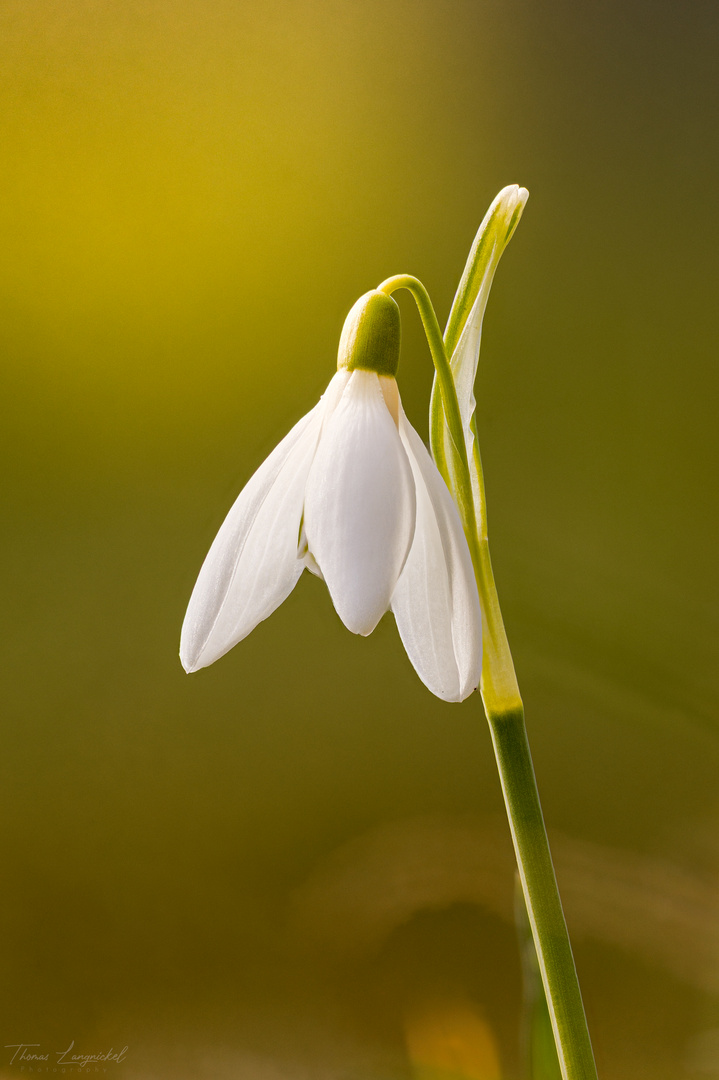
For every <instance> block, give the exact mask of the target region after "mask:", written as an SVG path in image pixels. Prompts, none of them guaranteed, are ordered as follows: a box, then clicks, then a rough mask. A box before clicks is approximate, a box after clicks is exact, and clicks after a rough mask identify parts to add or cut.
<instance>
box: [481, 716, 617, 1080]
mask: <svg viewBox="0 0 719 1080" xmlns="http://www.w3.org/2000/svg"><path fill="white" fill-rule="evenodd" d="M487 719H488V720H489V728H490V731H491V733H492V742H493V744H494V753H495V757H496V759H497V767H498V769H499V776H500V780H501V783H502V791H503V793H504V801H505V805H506V807H507V816H508V818H509V825H510V829H511V831H512V841H513V843H514V850H515V853H516V856H517V866H518V868H519V876H520V879H521V882H522V891H523V893H524V899H525V902H526V905H527V913H528V915H529V922H530V925H531V928H532V937H533V938H534V944H535V948H536V950H537V959H538V960H539V967H540V971H541V973H542V983H543V984H544V991H545V994H546V997H547V1006H548V1008H549V1015H550V1019H551V1021H552V1030H553V1032H554V1040H555V1044H556V1047H557V1054H558V1057H559V1063H560V1067H561V1070H562V1077H563V1078H564V1080H597V1070H596V1066H595V1064H594V1055H593V1053H592V1044H591V1042H590V1039H589V1030H588V1028H587V1020H586V1017H585V1014H584V1006H583V1004H582V995H581V991H580V989H579V981H578V979H577V972H576V969H575V966H574V958H573V956H572V947H571V945H570V943H569V934H568V933H567V926H566V923H565V921H564V913H563V912H562V904H561V901H560V899H559V890H558V889H557V882H556V879H555V876H554V867H553V865H552V856H551V853H550V850H549V843H548V840H547V832H546V829H545V826H544V818H543V817H542V808H541V805H540V802H539V793H538V791H537V782H536V780H535V776H534V768H533V766H532V755H531V753H530V749H529V742H528V740H527V731H526V728H525V725H524V710H523V709H522V708H521V707H520V708H519V709H514V710H512V711H510V712H505V713H501V714H494V715H489V714H488V716H487Z"/></svg>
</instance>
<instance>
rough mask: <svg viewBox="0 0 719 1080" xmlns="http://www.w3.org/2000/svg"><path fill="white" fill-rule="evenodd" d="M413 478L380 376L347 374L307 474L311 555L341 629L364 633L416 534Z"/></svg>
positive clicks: (385, 601) (386, 600)
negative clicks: (343, 626) (340, 621)
mask: <svg viewBox="0 0 719 1080" xmlns="http://www.w3.org/2000/svg"><path fill="white" fill-rule="evenodd" d="M414 520H415V497H414V481H413V479H412V471H411V469H410V465H409V461H408V460H407V454H406V452H405V450H404V449H403V446H402V443H401V442H400V438H399V434H398V432H397V427H396V426H395V422H394V420H393V419H392V416H391V415H390V412H389V410H388V408H387V405H386V404H385V400H384V397H383V395H382V390H381V388H380V382H379V378H378V376H377V375H376V374H375V373H374V372H371V371H362V370H356V371H353V372H352V375H351V377H350V380H349V382H348V383H347V387H346V389H345V391H344V394H343V395H342V398H341V400H340V402H339V404H338V406H337V408H336V409H335V411H334V412H333V414H332V416H331V418H330V419H329V420H328V422H327V424H326V425H325V427H324V429H323V431H322V438H321V439H320V444H319V446H318V448H317V453H316V455H315V459H314V462H313V464H312V469H311V471H310V475H309V477H308V479H307V493H306V497H305V517H304V526H305V530H306V534H307V542H308V545H309V551H310V554H311V555H312V556H313V558H314V559H315V560H316V562H317V565H318V566H319V568H320V570H321V572H322V576H323V577H324V579H325V581H326V582H327V587H328V588H329V591H330V595H331V596H332V601H333V603H334V605H335V608H336V609H337V613H338V615H339V617H340V618H341V619H342V622H343V623H344V624H345V626H346V627H347V628H348V629H349V630H352V631H353V633H355V634H364V635H367V634H370V633H371V632H372V631H373V630H374V628H375V626H376V625H377V623H378V622H379V620H380V618H381V617H382V615H383V614H384V612H385V611H387V609H388V608H389V604H390V599H391V597H392V593H393V592H394V588H395V585H396V583H397V579H398V577H399V575H400V573H401V571H402V567H403V566H404V563H405V559H406V558H407V554H408V552H409V548H410V545H411V543H412V536H413V533H414Z"/></svg>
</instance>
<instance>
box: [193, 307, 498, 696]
mask: <svg viewBox="0 0 719 1080" xmlns="http://www.w3.org/2000/svg"><path fill="white" fill-rule="evenodd" d="M399 344H400V318H399V309H398V307H397V305H396V303H395V302H394V300H392V298H391V297H390V296H387V295H386V294H385V293H383V292H379V291H373V292H370V293H367V294H366V295H365V296H363V297H361V298H360V300H358V301H357V303H356V304H355V306H354V307H353V308H352V310H351V312H350V314H349V315H348V317H347V320H346V322H345V326H344V329H343V331H342V337H341V340H340V348H339V357H338V361H337V368H338V370H337V373H336V375H335V376H334V377H333V378H332V379H331V381H330V384H329V386H328V387H327V390H326V391H325V393H324V394H323V396H322V398H321V399H320V401H319V403H318V404H317V405H316V406H315V408H314V409H312V411H311V412H309V413H308V414H307V415H306V416H304V417H303V418H302V419H301V420H300V421H299V423H297V424H296V425H295V426H294V427H293V428H292V430H291V431H290V433H289V434H288V435H287V436H286V437H285V438H284V439H283V440H282V442H280V444H279V445H278V446H277V447H276V448H275V449H274V451H273V452H272V453H271V454H270V456H269V457H268V458H267V460H266V461H265V462H264V463H263V464H262V465H261V466H260V468H259V469H258V470H257V472H256V473H255V474H254V476H253V477H252V478H251V479H250V480H249V482H248V483H247V485H246V487H245V488H244V489H243V491H242V492H241V493H240V495H239V497H238V499H237V501H236V502H235V504H234V506H233V507H232V509H231V510H230V512H229V514H228V515H227V518H226V519H225V522H224V524H223V525H222V527H221V528H220V531H219V533H218V534H217V537H216V538H215V541H214V543H213V544H212V547H211V548H210V551H209V553H208V555H207V558H206V559H205V562H204V565H203V567H202V569H201V571H200V576H199V578H198V579H197V584H196V585H195V589H194V591H193V593H192V598H191V600H190V604H189V607H188V609H187V615H186V616H185V622H184V625H183V628H182V640H181V645H180V657H181V660H182V664H183V666H184V668H185V670H186V671H188V672H189V671H197V670H198V669H199V668H203V667H206V666H207V665H208V664H212V663H213V662H214V661H215V660H217V659H218V658H219V657H220V656H222V655H223V654H224V653H226V652H227V651H228V650H229V649H231V648H232V647H233V645H236V644H237V642H238V641H241V640H242V639H243V638H244V637H246V636H247V635H248V634H249V633H250V632H251V631H252V630H253V629H254V628H255V626H257V624H258V623H259V622H261V621H262V620H263V619H266V618H267V616H268V615H270V614H271V613H272V612H273V611H274V610H275V608H276V607H278V606H279V605H280V604H281V603H282V601H283V600H284V599H285V598H286V597H287V596H288V595H289V594H290V592H291V591H292V589H293V588H294V587H295V585H296V583H297V581H298V579H299V577H300V575H301V574H302V571H303V569H304V568H305V567H307V568H308V569H309V570H311V571H312V572H313V573H314V574H317V575H318V576H319V577H321V578H323V580H324V581H325V582H326V584H327V587H328V589H329V591H330V595H331V597H332V602H333V603H334V606H335V609H336V611H337V613H338V615H339V617H340V618H341V620H342V622H343V623H344V624H345V626H346V627H347V628H348V629H349V630H351V631H352V632H353V633H356V634H362V635H367V634H370V633H371V632H372V631H373V630H374V628H375V626H376V625H377V623H378V622H379V620H380V618H381V617H382V615H383V614H384V613H385V612H386V611H387V610H389V609H391V610H392V612H393V613H394V616H395V619H396V621H397V627H398V629H399V633H400V636H401V638H402V642H403V644H404V647H405V649H406V650H407V654H408V656H409V658H410V660H411V662H412V664H413V665H414V667H415V669H416V671H417V674H418V675H419V677H420V678H421V679H422V681H423V682H424V683H425V685H426V686H427V687H429V689H430V690H431V691H432V693H434V694H436V695H437V696H438V697H440V698H443V699H444V700H445V701H462V700H463V699H464V698H466V697H467V696H468V695H469V694H470V693H471V692H472V691H473V690H474V689H475V688H476V687H477V685H478V683H479V676H480V671H481V662H482V632H481V617H480V608H479V599H478V594H477V587H476V584H475V579H474V572H473V568H472V561H471V558H470V554H469V549H468V547H467V542H466V540H465V537H464V533H463V531H462V526H461V523H460V519H459V515H458V512H457V510H456V508H455V505H454V502H453V501H452V497H451V495H450V494H449V491H448V490H447V487H446V486H445V483H444V481H443V480H442V478H441V477H440V475H439V472H438V471H437V468H436V466H435V465H434V462H433V461H432V459H431V457H430V456H429V453H428V452H427V450H426V448H425V446H424V444H423V442H422V440H421V439H420V437H419V436H418V435H417V432H416V431H415V430H414V429H413V428H412V426H411V425H410V424H409V422H408V420H407V417H406V416H405V414H404V411H403V409H402V403H401V401H400V397H399V391H398V389H397V383H396V381H395V373H396V370H397V364H398V361H399Z"/></svg>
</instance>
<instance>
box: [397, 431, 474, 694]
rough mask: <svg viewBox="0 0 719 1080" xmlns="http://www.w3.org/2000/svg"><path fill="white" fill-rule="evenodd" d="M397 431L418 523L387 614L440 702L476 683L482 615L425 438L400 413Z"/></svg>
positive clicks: (455, 518)
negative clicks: (409, 471)
mask: <svg viewBox="0 0 719 1080" xmlns="http://www.w3.org/2000/svg"><path fill="white" fill-rule="evenodd" d="M399 433H400V437H401V439H402V442H403V444H404V446H405V449H406V450H407V455H408V457H409V461H410V465H411V466H412V473H413V475H414V480H415V485H416V491H417V526H416V528H415V534H414V541H413V543H412V548H411V550H410V553H409V556H408V558H407V562H406V564H405V568H404V570H403V571H402V576H401V577H400V579H399V582H398V583H397V588H396V589H395V592H394V596H393V597H392V611H393V612H394V615H395V618H396V620H397V628H398V630H399V633H400V637H401V638H402V643H403V645H404V647H405V649H406V650H407V655H408V656H409V658H410V660H411V661H412V664H413V665H414V668H415V670H416V672H417V674H418V675H419V677H420V679H421V680H422V682H423V683H424V684H425V686H427V687H428V688H429V689H430V690H431V691H432V693H433V694H436V695H437V697H440V698H443V699H444V700H445V701H463V700H464V699H465V698H466V697H468V696H469V694H471V693H472V691H473V690H474V689H475V688H476V687H477V686H478V685H479V676H480V674H481V671H482V619H481V615H480V608H479V597H478V594H477V586H476V584H475V580H474V571H473V569H472V560H471V557H470V554H469V548H468V547H467V541H466V540H465V537H464V532H463V530H462V524H461V522H460V519H459V514H458V512H457V508H456V507H455V505H454V502H453V501H452V496H451V495H450V493H449V491H448V490H447V487H446V485H445V483H444V480H443V479H442V477H441V476H440V475H439V472H438V471H437V468H436V466H435V464H434V462H433V461H432V459H431V458H430V456H429V454H428V453H427V450H426V449H425V446H424V443H423V442H422V440H421V439H420V437H419V435H418V434H417V432H416V431H415V430H414V428H413V427H412V426H411V424H410V423H409V421H408V420H407V417H406V416H405V415H404V412H403V411H401V410H400V417H399Z"/></svg>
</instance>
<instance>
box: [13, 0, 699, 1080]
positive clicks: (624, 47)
mask: <svg viewBox="0 0 719 1080" xmlns="http://www.w3.org/2000/svg"><path fill="white" fill-rule="evenodd" d="M718 29H719V17H718V11H717V7H716V4H714V3H713V2H711V0H697V2H694V3H688V4H687V3H681V2H679V0H659V2H656V0H654V2H652V3H649V2H648V0H606V2H602V3H599V4H596V3H589V2H588V0H581V2H579V3H576V2H572V0H548V2H545V3H542V4H534V3H529V2H528V0H412V2H409V0H388V2H385V3H377V2H375V0H365V2H363V3H353V2H351V0H312V2H309V0H265V2H264V3H262V4H260V3H250V2H248V0H122V2H120V0H2V4H1V5H0V42H1V44H0V50H1V52H2V64H1V65H0V68H1V72H2V74H1V76H0V78H1V90H0V98H1V103H0V133H1V134H0V145H1V146H2V152H1V154H0V177H1V178H0V220H1V221H2V245H1V248H0V348H1V354H2V368H1V370H2V380H3V393H2V412H3V419H2V427H1V430H0V440H1V441H2V447H3V462H4V465H3V500H2V513H3V519H4V521H3V528H2V545H3V555H2V560H1V561H0V568H1V570H0V572H1V573H2V577H3V586H2V595H3V620H2V621H3V637H4V640H3V664H2V683H3V687H2V715H3V719H2V725H1V734H0V768H1V769H2V786H1V789H0V803H1V813H0V821H1V825H0V830H1V837H2V839H1V850H0V866H2V881H3V884H2V889H1V890H0V912H1V916H0V917H1V920H2V922H1V925H2V931H1V933H0V937H1V940H2V950H1V951H2V965H3V974H2V978H1V979H0V987H1V989H0V995H1V996H2V1004H1V1005H0V1029H1V1030H0V1034H2V1036H3V1038H2V1040H1V1045H2V1047H5V1049H2V1048H1V1047H0V1056H2V1057H1V1061H0V1070H2V1071H1V1072H0V1075H2V1076H3V1077H16V1076H18V1075H20V1065H19V1063H18V1062H17V1061H16V1062H15V1063H11V1060H10V1059H11V1056H12V1053H13V1052H14V1051H13V1050H10V1049H7V1047H8V1046H13V1045H15V1044H18V1043H36V1044H39V1047H40V1050H41V1051H42V1052H44V1053H49V1054H50V1055H51V1056H50V1066H51V1067H52V1065H53V1062H54V1061H55V1060H56V1057H55V1058H54V1057H53V1055H55V1054H56V1052H58V1051H62V1050H64V1049H65V1048H66V1047H67V1046H68V1045H69V1044H70V1042H71V1041H73V1040H74V1043H75V1050H74V1052H80V1053H97V1052H107V1051H109V1050H110V1048H111V1047H112V1048H114V1052H117V1051H120V1050H122V1048H123V1047H125V1046H127V1048H128V1049H127V1053H126V1054H125V1055H124V1060H123V1062H122V1063H120V1064H117V1063H107V1064H106V1065H105V1066H104V1067H106V1068H107V1071H108V1074H110V1073H112V1074H113V1075H114V1076H115V1077H117V1078H118V1080H119V1078H123V1080H150V1078H157V1080H164V1078H173V1080H185V1078H197V1080H205V1078H219V1080H226V1078H227V1080H229V1078H240V1080H309V1078H310V1077H311V1078H313V1080H340V1078H341V1080H360V1078H361V1080H375V1078H376V1080H411V1078H412V1077H428V1076H431V1077H436V1076H445V1075H446V1074H447V1073H446V1070H447V1069H448V1068H449V1065H448V1064H447V1063H448V1062H450V1064H451V1062H452V1061H454V1065H453V1066H452V1068H453V1069H454V1072H453V1074H452V1075H453V1077H454V1080H457V1078H459V1080H497V1077H499V1076H500V1075H501V1077H502V1078H503V1080H507V1078H510V1080H511V1078H513V1077H518V1076H519V1075H520V1074H519V1069H520V1062H519V1056H518V1051H517V1030H518V1025H519V1001H520V967H519V959H518V952H517V945H516V940H515V930H514V927H513V922H512V860H511V851H510V848H509V841H508V837H507V828H506V824H505V822H504V820H503V817H502V804H501V796H500V791H499V786H498V782H497V779H496V775H495V767H494V764H493V759H492V755H491V748H490V741H489V737H488V732H487V730H486V724H485V722H484V720H483V716H482V713H481V707H480V703H479V701H478V699H476V698H475V699H472V700H469V701H467V702H465V703H464V704H463V705H461V706H449V705H446V704H443V703H442V702H440V701H438V700H435V699H434V698H433V697H432V696H431V695H430V694H429V693H428V692H427V691H426V690H425V689H424V687H423V686H422V685H421V684H420V682H419V681H418V680H417V678H416V676H415V674H414V672H413V671H412V669H411V667H410V665H409V662H408V661H407V659H406V657H405V655H404V653H403V650H402V648H401V646H400V643H399V640H398V638H397V634H396V630H395V627H394V623H393V620H392V617H391V616H386V617H385V619H384V620H383V621H382V623H381V624H380V626H379V628H378V630H377V631H376V632H375V633H374V634H373V635H372V637H370V638H369V639H366V640H365V639H359V638H355V637H353V636H352V635H350V634H349V633H347V631H345V629H344V628H343V627H342V625H341V624H340V622H339V620H338V618H337V617H336V615H335V613H334V611H333V609H332V607H331V604H330V601H329V599H328V596H327V594H326V591H325V590H324V588H323V586H322V584H321V583H320V582H319V581H317V580H316V579H309V578H308V577H307V575H305V578H303V579H302V580H301V581H300V584H299V586H298V587H297V589H296V590H295V592H294V594H293V595H292V596H291V598H290V599H289V600H288V601H287V602H286V603H285V604H284V605H283V606H282V608H281V609H280V610H278V611H277V612H276V613H275V614H274V615H273V616H272V618H271V619H270V620H268V621H267V622H265V623H263V624H262V625H261V626H260V627H259V628H258V629H257V630H256V631H255V633H254V634H253V635H252V636H251V637H250V638H249V639H247V640H246V641H245V642H244V643H242V644H241V645H240V646H239V647H238V648H236V649H235V650H234V651H233V652H232V653H230V654H229V655H228V656H226V657H225V658H224V659H223V660H222V661H221V662H219V663H218V664H217V665H215V666H214V667H212V668H210V669H208V670H206V671H203V672H201V673H199V674H197V675H194V676H192V677H188V676H186V675H185V674H184V672H183V671H182V669H181V667H180V664H179V661H178V659H177V647H178V639H179V630H180V625H181V621H182V617H183V614H184V608H185V605H186V603H187V600H188V597H189V594H190V591H191V588H192V585H193V583H194V579H195V576H196V574H197V571H198V569H199V566H200V563H201V561H202V559H203V557H204V555H205V552H206V550H207V548H208V546H209V543H210V541H211V539H212V537H213V535H214V533H215V531H216V529H217V527H218V526H219V524H220V522H221V521H222V518H223V517H224V514H225V512H226V511H227V509H228V507H229V505H230V504H231V502H232V500H233V499H234V497H235V495H236V494H237V492H238V491H239V489H240V487H241V486H242V485H243V484H244V482H245V481H246V479H247V478H248V477H249V475H250V474H251V473H252V472H253V470H254V469H255V468H256V467H257V466H258V464H259V463H260V462H261V461H262V459H263V458H264V456H265V455H266V454H267V453H268V451H269V450H270V449H271V448H272V446H273V445H274V443H275V442H276V441H277V440H278V439H279V438H280V437H281V436H282V435H283V434H284V433H285V431H286V430H287V429H288V428H289V427H290V426H291V425H292V424H293V423H294V422H295V421H296V420H297V419H298V418H299V417H300V416H301V415H302V414H303V413H305V412H306V411H307V410H308V409H309V408H310V407H311V406H312V405H313V404H314V403H315V401H316V400H317V398H318V396H319V394H320V393H321V392H322V390H323V387H324V386H325V384H326V383H327V381H328V379H329V378H330V376H331V374H332V371H333V367H334V362H335V356H336V347H337V341H338V336H339V332H340V329H341V326H342V321H343V319H344V316H345V314H346V313H347V311H348V310H349V308H350V306H351V305H352V304H353V302H354V301H355V299H356V298H357V297H358V296H359V295H360V294H361V293H363V292H365V291H366V290H367V289H369V288H372V287H374V286H375V285H376V284H378V283H379V282H380V281H381V280H382V279H384V278H385V277H387V276H389V275H390V274H393V273H400V272H406V273H413V274H415V275H417V276H419V277H420V278H421V279H422V280H423V281H424V282H425V284H426V285H427V287H428V288H429V290H430V293H431V295H432V297H433V299H434V303H435V306H436V308H437V311H438V314H439V316H440V320H441V321H443V320H444V318H446V315H447V312H448V310H449V306H450V303H451V299H452V296H453V293H454V289H455V287H456V284H457V282H458V279H459V276H460V273H461V270H462V267H463V264H464V260H465V257H466V254H467V251H468V249H469V246H470V243H471V241H472V238H473V236H474V233H475V231H476V229H477V226H478V224H479V222H480V220H481V218H482V217H483V215H484V212H485V209H486V207H487V206H488V204H489V202H490V201H491V199H492V198H493V197H494V195H495V194H496V192H497V191H498V190H499V189H500V188H501V187H503V186H504V185H505V184H509V183H520V184H523V185H525V186H526V187H528V188H529V190H530V201H529V204H528V206H527V209H526V211H525V215H524V218H523V220H522V222H521V225H520V226H519V228H518V230H517V233H516V234H515V237H514V239H513V241H512V243H511V245H510V248H509V249H508V251H507V253H506V254H505V256H504V259H503V261H502V264H501V266H500V269H499V272H498V275H497V278H496V281H495V286H494V289H493V293H492V296H491V298H490V303H489V309H488V314H487V318H486V321H485V334H484V342H483V351H482V360H481V368H480V377H479V384H478V397H479V427H480V436H481V446H482V452H483V457H484V463H485V473H486V478H487V489H488V499H489V512H490V537H491V541H492V551H493V558H494V564H495V571H496V575H497V579H498V585H499V589H500V596H501V599H502V603H503V607H504V611H505V619H506V622H507V626H508V630H509V635H510V640H511V642H512V644H513V647H514V651H515V660H516V666H517V670H518V674H519V677H520V683H521V686H522V689H523V694H524V698H525V704H526V708H527V715H528V726H529V731H530V739H531V741H532V745H533V749H534V754H535V764H536V768H537V772H538V777H539V784H540V790H541V793H542V797H543V803H544V808H545V813H546V817H547V821H548V826H549V829H550V832H551V834H552V836H553V838H554V845H555V851H556V858H557V872H558V877H559V882H560V887H561V888H562V891H563V895H564V898H565V905H566V909H567V917H568V921H569V924H570V929H571V930H572V933H573V936H574V941H575V949H576V957H577V964H578V968H579V973H580V977H581V981H582V985H583V989H584V994H585V998H586V1006H587V1011H588V1015H589V1019H590V1025H591V1028H592V1032H593V1036H594V1041H595V1045H596V1052H597V1057H598V1062H599V1066H600V1074H601V1076H602V1077H603V1078H604V1080H610V1078H612V1080H625V1078H626V1080H629V1078H630V1077H631V1078H632V1080H638V1078H642V1077H646V1078H649V1077H651V1078H652V1080H665V1078H666V1080H692V1078H695V1080H696V1078H701V1077H705V1078H706V1077H719V839H718V838H717V830H716V826H717V821H718V819H719V790H718V786H717V777H718V775H719V774H718V771H717V770H718V767H719V727H718V726H717V716H716V711H717V710H716V706H717V697H718V691H719V664H717V652H718V650H717V643H718V636H719V634H718V631H719V606H718V604H717V592H716V585H717V574H716V533H717V523H718V520H719V515H718V513H717V507H716V492H717V456H718V455H717V431H716V428H717V423H716V415H717V398H716V391H717V381H718V380H717V366H718V365H717V349H716V342H717V334H716V321H717V301H716V288H717V269H716V259H717V257H716V253H717V249H718V243H719V229H718V228H717V226H718V223H719V213H718V211H717V203H716V190H717V181H718V180H719V169H718V166H719V153H718V149H719V146H718V142H717V120H718V117H719V110H718V108H717V100H718V98H717V93H718V91H719V77H718V71H717V60H716V56H717V30H718ZM405 297H406V294H405ZM400 303H401V306H402V313H403V334H404V338H403V358H402V364H401V368H400V386H401V391H402V394H403V398H404V402H405V406H406V408H407V411H408V413H409V415H410V418H411V419H412V420H413V422H414V423H415V425H416V426H417V427H418V429H419V430H420V432H421V433H423V435H424V436H425V437H426V432H427V420H426V415H427V405H428V394H429V389H430V385H431V362H430V359H429V355H428V352H427V348H426V345H425V344H424V341H423V338H422V334H421V330H420V327H419V321H418V319H417V316H416V313H415V311H414V310H413V309H412V306H411V302H410V301H409V300H408V299H405V298H401V300H400ZM452 1055H454V1058H452ZM443 1063H444V1064H443ZM26 1066H27V1062H26ZM443 1068H444V1069H445V1071H444V1072H442V1069H443ZM26 1072H27V1068H26Z"/></svg>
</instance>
